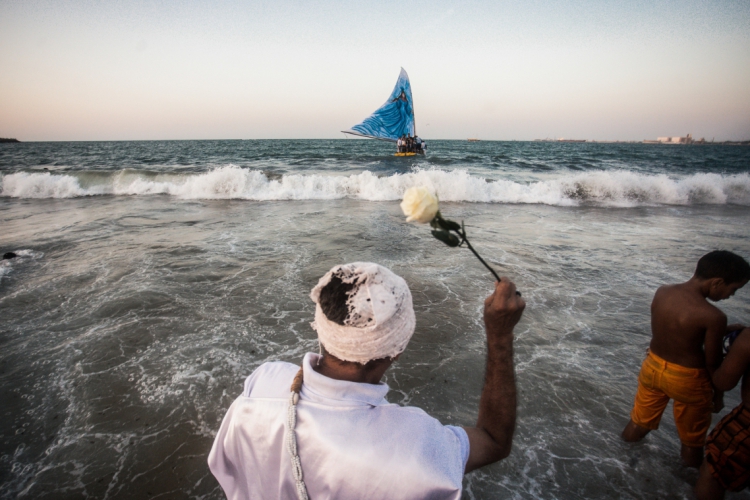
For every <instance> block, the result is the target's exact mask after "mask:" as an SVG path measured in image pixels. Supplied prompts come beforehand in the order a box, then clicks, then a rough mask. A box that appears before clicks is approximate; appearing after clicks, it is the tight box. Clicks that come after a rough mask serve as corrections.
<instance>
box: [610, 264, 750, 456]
mask: <svg viewBox="0 0 750 500" xmlns="http://www.w3.org/2000/svg"><path fill="white" fill-rule="evenodd" d="M749 278H750V265H748V263H747V262H746V261H745V259H743V258H742V257H740V256H738V255H735V254H733V253H732V252H727V251H725V250H717V251H714V252H711V253H708V254H706V255H704V256H703V257H701V259H700V260H699V261H698V266H697V267H696V270H695V274H694V275H693V277H692V278H690V280H688V281H686V282H685V283H681V284H678V285H665V286H662V287H660V288H659V289H658V290H657V291H656V294H655V295H654V300H653V302H652V303H651V345H650V346H649V352H648V355H647V356H646V359H645V360H644V361H643V365H642V366H641V372H640V374H639V376H638V391H637V393H636V395H635V405H634V406H633V411H632V412H631V413H630V422H628V425H627V426H626V427H625V429H624V430H623V431H622V438H623V439H624V440H625V441H628V442H634V441H640V440H641V439H643V438H644V437H645V436H646V434H648V433H649V432H650V431H652V430H654V429H658V428H659V421H660V420H661V416H662V413H664V409H665V408H666V406H667V403H669V400H670V399H674V419H675V424H676V426H677V432H678V433H679V435H680V441H681V442H682V450H681V456H682V460H683V461H684V463H685V465H687V466H688V467H698V466H699V465H700V464H701V461H702V460H703V445H704V444H705V441H706V434H707V432H708V428H709V426H710V425H711V411H712V410H713V411H714V412H718V411H720V410H721V408H722V407H723V406H724V404H723V401H722V400H723V393H722V392H721V391H720V390H714V388H713V386H712V384H711V376H712V375H713V373H714V371H715V370H716V369H717V368H718V366H719V364H720V363H721V355H722V352H721V348H722V339H723V338H724V334H725V333H726V331H727V317H726V316H725V315H724V313H723V312H721V311H720V310H719V309H718V308H716V307H715V306H713V305H711V304H710V303H709V302H708V300H706V299H710V300H712V301H714V302H717V301H720V300H724V299H728V298H729V297H731V296H732V295H734V293H735V292H736V291H737V290H739V289H740V288H742V287H743V286H745V284H746V283H747V281H748V279H749Z"/></svg>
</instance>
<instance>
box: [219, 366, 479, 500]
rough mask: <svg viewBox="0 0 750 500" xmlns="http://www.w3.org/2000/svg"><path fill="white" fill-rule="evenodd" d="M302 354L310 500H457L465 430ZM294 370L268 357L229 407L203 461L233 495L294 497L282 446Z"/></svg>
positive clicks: (301, 419) (301, 427)
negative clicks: (325, 371)
mask: <svg viewBox="0 0 750 500" xmlns="http://www.w3.org/2000/svg"><path fill="white" fill-rule="evenodd" d="M316 359H317V356H316V355H312V354H308V355H307V356H306V357H305V362H304V364H305V372H304V373H305V380H304V384H303V386H302V391H301V393H300V402H299V404H298V406H297V412H298V417H297V425H296V429H295V430H296V436H297V446H298V450H299V456H300V459H301V462H302V470H303V475H304V481H305V485H306V487H307V490H308V494H309V496H310V498H455V499H458V498H460V496H461V482H462V478H463V472H464V468H465V465H466V460H467V458H468V453H469V445H468V438H467V436H466V433H465V431H464V430H463V429H460V428H456V427H450V426H443V425H441V424H440V422H438V421H437V420H435V419H434V418H432V417H430V416H429V415H427V414H426V413H425V412H423V411H422V410H420V409H418V408H409V407H400V406H398V405H392V404H388V403H387V402H386V401H385V399H384V396H385V394H386V393H387V391H388V386H387V385H385V384H379V385H374V384H359V383H354V382H345V381H340V380H334V379H330V378H328V377H325V376H323V375H321V374H319V373H316V372H315V371H314V370H313V369H312V368H311V365H310V361H311V360H312V361H313V363H314V362H315V360H316ZM297 370H298V367H297V366H295V365H292V364H290V363H280V362H277V363H266V364H264V365H262V366H261V367H260V368H258V369H257V370H256V371H255V372H254V373H253V375H251V376H250V377H249V378H248V379H247V381H246V383H245V390H244V392H243V395H242V396H240V397H239V398H238V399H237V400H236V401H235V402H234V403H233V404H232V407H231V408H230V410H229V411H228V412H227V416H226V417H225V419H224V422H223V423H222V426H221V429H220V430H219V434H218V436H217V439H216V441H215V444H214V448H213V449H212V451H211V455H210V456H209V466H210V467H211V471H212V472H213V473H214V475H215V476H216V477H217V478H218V479H219V481H220V483H221V485H222V487H223V488H224V491H225V492H226V493H227V496H228V497H229V498H230V499H232V498H288V499H293V498H296V490H295V483H294V479H293V475H292V469H291V457H290V455H289V452H288V450H287V439H288V435H287V425H286V419H287V407H288V401H289V387H290V385H291V383H292V380H293V379H294V376H295V374H296V373H297Z"/></svg>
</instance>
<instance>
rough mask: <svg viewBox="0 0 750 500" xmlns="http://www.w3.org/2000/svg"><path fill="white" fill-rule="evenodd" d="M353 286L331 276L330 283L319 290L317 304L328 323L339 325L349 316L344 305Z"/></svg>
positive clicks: (353, 284) (347, 308) (347, 307)
mask: <svg viewBox="0 0 750 500" xmlns="http://www.w3.org/2000/svg"><path fill="white" fill-rule="evenodd" d="M355 286H356V284H355V283H344V282H343V281H341V278H339V277H338V276H336V275H333V276H331V281H329V282H328V284H327V285H326V286H324V287H323V288H322V289H321V290H320V299H319V300H318V303H319V304H320V308H321V309H323V314H325V315H326V318H328V320H329V321H333V322H334V323H338V324H339V325H343V324H344V320H346V318H347V317H348V316H349V306H347V305H346V301H347V300H348V299H349V293H350V292H351V291H352V289H354V287H355Z"/></svg>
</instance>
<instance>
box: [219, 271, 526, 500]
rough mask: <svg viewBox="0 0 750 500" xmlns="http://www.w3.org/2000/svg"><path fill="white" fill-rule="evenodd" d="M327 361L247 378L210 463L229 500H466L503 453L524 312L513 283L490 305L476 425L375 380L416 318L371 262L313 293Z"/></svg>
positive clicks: (407, 299)
mask: <svg viewBox="0 0 750 500" xmlns="http://www.w3.org/2000/svg"><path fill="white" fill-rule="evenodd" d="M310 296H311V298H312V299H313V301H314V302H315V303H316V311H315V321H314V323H313V324H312V326H313V328H314V329H315V330H316V331H317V332H318V338H319V340H320V343H321V350H322V355H317V354H312V353H308V354H306V355H305V357H304V360H303V363H302V368H301V369H300V368H299V367H297V366H295V365H293V364H291V363H284V362H272V363H265V364H263V365H262V366H260V367H259V368H258V369H257V370H255V372H253V374H252V375H250V376H249V377H248V379H247V380H246V381H245V389H244V391H243V393H242V395H241V396H240V397H238V398H237V399H236V400H235V402H234V403H233V404H232V406H231V407H230V408H229V410H228V411H227V414H226V416H225V417H224V421H223V422H222V424H221V428H220V429H219V432H218V433H217V435H216V440H215V441H214V445H213V448H212V449H211V453H210V455H209V457H208V464H209V467H210V468H211V472H212V473H213V474H214V476H216V478H217V480H218V481H219V483H220V484H221V487H222V488H223V489H224V492H225V493H226V495H227V497H228V498H230V499H232V500H234V499H244V498H269V499H270V498H283V499H294V498H299V499H301V500H305V499H307V498H312V499H316V500H317V499H322V498H326V499H329V498H339V499H351V498H369V499H412V498H420V499H421V498H435V499H438V498H440V499H443V498H444V499H455V500H458V499H460V498H461V482H462V477H463V474H464V473H465V472H469V471H471V470H474V469H476V468H479V467H482V466H484V465H487V464H490V463H493V462H496V461H498V460H501V459H503V458H505V457H507V456H508V454H509V453H510V449H511V443H512V438H513V430H514V427H515V420H516V387H515V380H514V375H513V327H514V326H515V325H516V323H518V321H519V320H520V318H521V315H522V314H523V310H524V307H525V306H526V304H525V303H524V301H523V299H522V298H521V296H520V294H519V293H517V292H516V290H515V286H514V285H513V283H511V282H510V281H509V280H507V279H506V278H503V279H502V281H500V282H496V283H495V291H494V293H492V295H490V296H489V297H488V298H487V299H486V300H485V305H484V322H485V326H486V332H487V346H488V353H487V365H486V374H485V385H484V388H483V389H482V396H481V400H480V404H479V417H478V419H477V423H476V426H475V427H463V428H461V427H454V426H443V425H442V424H440V422H438V421H437V420H436V419H434V418H432V417H430V416H429V415H427V414H426V413H425V412H424V411H422V410H420V409H418V408H413V407H401V406H398V405H393V404H389V403H388V402H387V401H386V399H385V395H386V394H387V392H388V386H387V385H386V384H383V383H382V382H381V381H380V380H381V378H382V377H383V375H384V374H385V372H386V370H387V369H388V368H389V367H390V365H391V364H392V363H393V361H395V360H396V359H397V358H398V356H399V355H400V354H401V353H402V352H403V351H404V349H405V348H406V345H407V344H408V342H409V339H410V338H411V335H412V334H413V332H414V326H415V322H416V319H415V316H414V309H413V306H412V298H411V293H410V291H409V288H408V286H407V285H406V282H405V281H404V280H403V279H402V278H400V277H399V276H396V275H395V274H394V273H392V272H391V271H390V270H388V269H386V268H384V267H382V266H379V265H377V264H372V263H362V262H356V263H353V264H345V265H341V266H336V267H334V268H333V269H331V271H329V272H328V273H327V274H326V275H325V276H323V277H322V278H321V279H320V281H319V282H318V285H317V286H316V287H315V288H313V290H312V293H311V294H310Z"/></svg>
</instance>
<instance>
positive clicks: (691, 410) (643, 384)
mask: <svg viewBox="0 0 750 500" xmlns="http://www.w3.org/2000/svg"><path fill="white" fill-rule="evenodd" d="M670 399H674V421H675V425H676V426H677V432H678V433H679V435H680V441H682V444H684V445H685V446H692V447H696V448H697V447H700V446H703V445H704V444H705V443H706V434H707V433H708V428H709V426H710V425H711V411H712V410H713V386H712V385H711V381H710V379H709V377H708V372H707V371H706V370H705V369H704V368H686V367H684V366H681V365H678V364H675V363H668V362H666V361H664V360H663V359H662V358H660V357H659V356H657V355H656V354H654V353H652V352H650V351H649V353H648V355H647V356H646V359H645V360H644V361H643V365H642V366H641V373H640V374H639V375H638V392H637V393H636V394H635V405H633V411H632V412H630V418H631V420H633V422H635V423H636V424H638V425H640V426H641V427H645V428H646V429H651V430H654V429H658V428H659V422H660V421H661V416H662V414H663V413H664V409H665V408H666V407H667V403H669V400H670Z"/></svg>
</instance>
